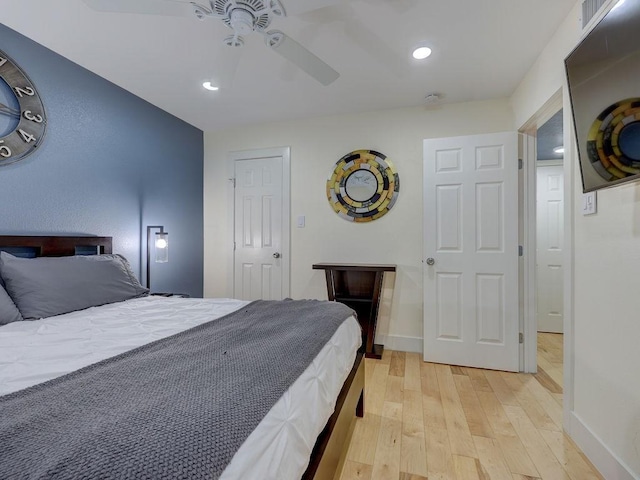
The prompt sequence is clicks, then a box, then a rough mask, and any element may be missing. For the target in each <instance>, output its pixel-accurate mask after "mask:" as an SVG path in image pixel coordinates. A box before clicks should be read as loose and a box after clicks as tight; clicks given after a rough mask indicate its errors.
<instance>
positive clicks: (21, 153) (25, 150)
mask: <svg viewBox="0 0 640 480" xmlns="http://www.w3.org/2000/svg"><path fill="white" fill-rule="evenodd" d="M46 124H47V119H46V116H45V112H44V106H43V105H42V100H40V96H39V95H38V92H37V91H36V88H35V86H34V85H33V83H32V82H31V80H29V77H27V76H26V75H25V73H24V72H23V71H22V70H20V68H19V67H18V66H17V65H16V64H15V63H13V61H12V60H11V59H10V58H9V57H8V56H6V55H5V54H4V53H3V52H1V51H0V135H1V136H0V166H4V165H9V164H11V163H14V162H17V161H18V160H21V159H22V158H24V157H26V156H27V155H29V154H30V153H31V152H33V151H34V150H35V149H36V148H37V147H38V145H40V142H42V139H43V138H44V132H45V128H46Z"/></svg>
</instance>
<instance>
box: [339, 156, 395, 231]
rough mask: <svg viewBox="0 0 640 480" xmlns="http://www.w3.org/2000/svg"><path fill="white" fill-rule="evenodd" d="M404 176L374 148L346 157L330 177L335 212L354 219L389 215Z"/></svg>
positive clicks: (358, 220) (371, 218)
mask: <svg viewBox="0 0 640 480" xmlns="http://www.w3.org/2000/svg"><path fill="white" fill-rule="evenodd" d="M399 192H400V178H399V177H398V174H397V172H396V171H395V168H394V166H393V164H392V163H391V161H390V160H389V159H388V158H387V157H386V155H383V154H382V153H380V152H376V151H374V150H355V151H353V152H351V153H348V154H346V155H345V156H344V157H342V158H341V159H340V160H338V162H337V163H336V165H335V168H334V170H333V172H332V173H331V176H330V177H329V179H328V180H327V198H328V200H329V203H330V204H331V207H332V208H333V209H334V211H335V212H336V213H337V214H338V215H340V216H341V217H342V218H344V219H345V220H349V221H351V222H370V221H372V220H376V219H378V218H380V217H382V216H383V215H384V214H386V213H387V212H388V211H389V210H391V208H392V207H393V205H394V204H395V203H396V200H397V199H398V193H399Z"/></svg>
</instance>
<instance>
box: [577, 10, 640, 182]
mask: <svg viewBox="0 0 640 480" xmlns="http://www.w3.org/2000/svg"><path fill="white" fill-rule="evenodd" d="M565 68H566V73H567V79H568V82H569V94H570V96H571V109H572V111H573V120H574V125H575V130H576V140H577V144H578V156H579V160H580V170H581V172H582V186H583V190H584V191H585V192H590V191H593V190H597V189H600V188H605V187H610V186H613V185H618V184H620V183H624V182H629V181H635V180H640V0H619V2H618V3H617V4H616V5H615V6H614V7H613V8H612V9H611V10H609V12H608V13H607V14H606V15H605V16H604V17H603V18H602V20H601V21H600V22H599V23H598V24H597V25H596V26H595V27H594V28H593V30H591V31H590V32H589V34H588V35H587V36H586V37H584V39H583V40H582V41H581V42H580V44H579V45H578V46H577V47H576V48H575V49H574V50H573V52H571V53H570V54H569V56H568V57H567V58H566V59H565Z"/></svg>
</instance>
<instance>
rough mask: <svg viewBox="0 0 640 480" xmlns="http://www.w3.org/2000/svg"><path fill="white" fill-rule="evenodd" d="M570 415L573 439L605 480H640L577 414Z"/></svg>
mask: <svg viewBox="0 0 640 480" xmlns="http://www.w3.org/2000/svg"><path fill="white" fill-rule="evenodd" d="M570 415H571V416H570V418H571V426H570V428H571V438H572V439H573V441H574V442H576V445H578V447H580V449H581V450H582V451H583V452H584V454H585V455H586V456H587V458H588V459H589V461H590V462H591V463H593V465H594V466H595V467H596V468H597V469H598V471H599V472H600V474H601V475H602V476H603V477H604V478H611V479H614V478H615V479H616V480H640V476H637V475H635V474H634V473H633V472H631V469H630V468H629V467H628V466H627V465H626V464H625V463H624V462H623V461H622V460H621V459H620V458H618V456H617V455H616V454H615V453H613V452H612V451H611V450H610V449H609V447H607V446H606V445H605V444H604V442H603V441H602V439H600V437H598V435H596V434H595V433H594V432H593V431H592V430H591V429H590V428H589V427H588V426H587V425H586V424H585V423H584V422H583V421H582V419H581V418H580V417H579V416H578V415H577V414H576V413H575V412H571V414H570Z"/></svg>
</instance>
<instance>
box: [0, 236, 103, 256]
mask: <svg viewBox="0 0 640 480" xmlns="http://www.w3.org/2000/svg"><path fill="white" fill-rule="evenodd" d="M111 240H112V239H111V237H70V236H27V235H0V251H5V252H8V253H11V254H13V255H17V256H21V257H63V256H67V255H96V254H102V253H112V251H111V248H112V247H111V244H112V241H111Z"/></svg>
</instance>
